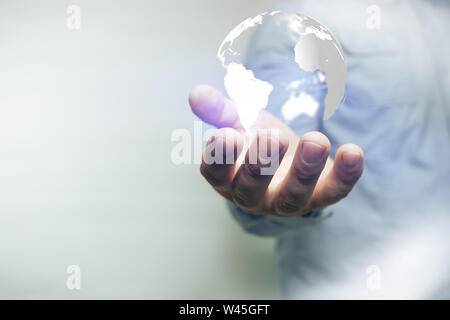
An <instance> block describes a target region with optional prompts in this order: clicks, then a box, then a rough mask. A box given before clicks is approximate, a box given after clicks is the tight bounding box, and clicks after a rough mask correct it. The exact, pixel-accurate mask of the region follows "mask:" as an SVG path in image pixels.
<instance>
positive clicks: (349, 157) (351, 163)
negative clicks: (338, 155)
mask: <svg viewBox="0 0 450 320" xmlns="http://www.w3.org/2000/svg"><path fill="white" fill-rule="evenodd" d="M342 160H343V161H344V166H345V167H346V168H347V169H353V168H355V167H356V166H358V165H359V163H360V161H361V154H360V153H359V152H344V153H343V155H342Z"/></svg>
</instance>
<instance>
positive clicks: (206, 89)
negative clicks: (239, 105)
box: [189, 84, 242, 129]
mask: <svg viewBox="0 0 450 320" xmlns="http://www.w3.org/2000/svg"><path fill="white" fill-rule="evenodd" d="M189 104H190V105H191V109H192V112H193V113H194V114H195V115H197V116H198V117H199V118H200V119H201V120H203V121H204V122H206V123H209V124H211V125H213V126H216V127H217V128H224V127H230V128H234V129H242V124H241V122H240V121H239V116H238V113H237V109H236V105H235V104H234V102H233V101H231V100H229V99H227V98H225V97H224V96H223V95H222V93H220V92H219V91H218V90H217V89H215V88H213V87H211V86H208V85H205V84H202V85H198V86H196V87H194V88H193V89H192V90H191V92H190V94H189Z"/></svg>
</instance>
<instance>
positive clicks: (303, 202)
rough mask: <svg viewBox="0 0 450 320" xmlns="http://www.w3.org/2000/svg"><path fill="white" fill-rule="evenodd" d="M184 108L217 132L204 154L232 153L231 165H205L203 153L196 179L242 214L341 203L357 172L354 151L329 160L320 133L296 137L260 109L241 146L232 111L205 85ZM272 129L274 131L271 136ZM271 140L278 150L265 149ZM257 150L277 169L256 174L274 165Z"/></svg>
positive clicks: (288, 212)
mask: <svg viewBox="0 0 450 320" xmlns="http://www.w3.org/2000/svg"><path fill="white" fill-rule="evenodd" d="M189 103H190V105H191V108H192V111H193V112H194V114H196V115H197V116H198V117H199V118H200V119H202V120H203V121H204V122H206V123H209V124H212V125H214V126H216V127H217V128H219V130H217V132H216V133H215V134H214V135H213V136H212V137H211V139H210V140H209V141H208V143H207V146H206V148H205V152H206V151H209V153H210V152H211V150H212V149H215V150H218V149H220V150H221V151H222V152H221V154H223V155H224V157H225V155H226V151H227V150H232V151H234V155H233V160H234V161H233V163H228V162H227V161H220V162H219V163H217V162H214V163H211V161H206V160H208V159H207V158H208V155H207V154H206V153H205V152H204V154H203V161H202V164H201V166H200V172H201V174H202V175H203V176H204V177H205V178H206V180H207V181H208V182H209V183H210V184H211V185H212V187H213V188H214V189H215V190H216V191H217V192H218V193H219V194H221V195H222V196H223V197H225V198H226V199H228V200H230V201H232V202H234V203H235V204H236V205H237V206H238V207H240V208H241V209H242V210H244V211H245V212H248V213H253V214H264V215H275V216H284V217H286V216H301V215H305V214H307V213H309V212H311V211H314V210H319V209H322V208H325V207H326V206H328V205H331V204H333V203H336V202H338V201H339V200H341V199H343V198H345V197H346V196H347V195H348V194H349V192H350V191H351V190H352V188H353V186H354V185H355V184H356V182H357V181H358V179H359V177H360V176H361V174H362V172H363V167H364V154H363V151H362V149H361V148H360V147H359V146H357V145H355V144H344V145H342V146H340V148H339V149H338V150H337V152H336V156H335V159H334V160H333V159H331V158H330V157H329V153H330V142H329V140H328V138H327V137H326V136H325V135H324V134H322V133H320V132H316V131H312V132H308V133H305V134H304V135H303V136H302V137H298V136H297V135H296V134H295V132H294V131H293V130H292V129H291V128H290V127H288V126H287V125H286V124H284V123H283V122H282V121H281V120H279V119H278V118H277V117H275V116H274V115H272V114H271V113H269V112H267V111H265V110H261V111H260V114H259V116H258V119H257V121H256V123H255V125H254V128H252V129H255V132H256V134H255V136H254V138H253V139H252V141H251V142H250V143H249V144H248V145H246V144H245V139H246V137H247V136H248V134H246V133H245V130H243V128H242V125H241V123H240V121H239V117H238V113H237V109H236V106H235V105H234V103H233V102H232V101H230V100H229V99H227V98H225V97H224V96H223V95H222V94H221V93H220V92H219V91H217V90H216V89H214V88H212V87H210V86H207V85H200V86H197V87H195V88H194V89H192V91H191V93H190V96H189ZM268 129H269V130H268ZM273 129H277V132H278V135H277V136H276V135H274V134H273V132H274V131H273ZM274 140H277V143H276V147H277V149H278V150H271V147H270V146H268V144H270V145H271V146H272V144H271V143H269V142H272V141H274ZM262 141H264V142H265V143H261V142H262ZM262 147H266V148H267V149H268V150H267V151H266V152H267V153H266V154H267V157H268V158H269V159H272V157H271V156H272V155H274V153H275V152H276V153H277V155H278V163H276V166H277V168H276V169H277V170H276V171H273V173H272V174H262V171H263V170H264V168H267V166H268V165H270V166H273V165H274V163H270V164H268V163H267V159H266V158H264V159H263V157H261V156H260V155H261V154H262V153H260V152H258V151H259V150H260V149H261V148H262ZM251 150H257V151H256V154H257V155H258V156H257V161H256V162H253V163H252V162H251V161H249V159H250V157H251V156H250V154H251V152H250V151H251ZM241 153H242V154H243V155H242V157H241V159H243V161H242V162H241V163H239V161H236V160H238V156H239V155H240V154H241ZM244 154H245V156H244ZM209 158H210V157H209ZM224 159H225V158H224ZM278 165H279V166H278Z"/></svg>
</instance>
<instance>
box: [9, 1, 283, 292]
mask: <svg viewBox="0 0 450 320" xmlns="http://www.w3.org/2000/svg"><path fill="white" fill-rule="evenodd" d="M271 2H272V1H269V0H246V1H237V0H233V1H225V0H195V1H194V0H190V1H181V0H177V1H174V0H170V1H167V0H165V1H129V0H128V1H125V0H123V1H116V0H108V1H103V0H102V1H87V0H83V1H82V0H77V1H70V2H69V1H56V0H55V1H31V0H30V1H23V0H19V1H17V0H14V1H13V0H9V1H5V0H0V299H5V298H43V299H47V298H75V299H77V298H137V299H139V298H193V299H196V298H212V299H213V298H235V299H238V298H278V297H279V287H278V273H277V269H276V262H275V256H274V242H273V240H271V239H261V238H256V237H253V236H250V235H247V234H245V233H244V232H243V231H242V230H241V229H240V227H239V226H238V225H237V224H236V223H235V222H234V221H233V220H232V218H231V217H230V215H229V213H228V212H227V209H226V207H225V202H224V201H223V200H221V198H220V197H219V196H217V195H216V194H215V193H214V191H212V190H211V188H210V187H209V186H208V185H207V183H206V182H205V181H203V179H202V177H201V176H200V174H199V170H198V165H195V164H192V165H180V166H175V165H174V164H173V163H172V161H171V157H170V154H171V150H172V147H173V146H174V145H175V143H174V142H172V141H171V134H172V132H173V131H174V130H175V129H178V128H185V129H188V130H189V131H190V132H193V126H194V121H195V117H194V116H193V115H192V114H191V112H190V109H189V107H188V104H187V96H188V93H189V90H190V88H191V87H192V86H194V85H196V84H198V83H209V84H212V85H215V86H217V87H218V88H220V89H222V83H223V75H224V72H223V70H222V67H221V65H220V63H219V61H218V59H217V58H216V51H217V49H218V47H219V45H220V42H221V41H222V39H223V38H224V37H225V35H226V34H227V33H228V32H229V31H230V30H231V29H232V28H233V27H234V26H235V25H237V24H238V23H239V22H241V21H242V20H244V19H245V18H247V17H250V16H254V15H256V14H257V13H260V12H263V11H266V10H267V9H269V8H270V6H271ZM72 4H73V5H77V6H79V7H80V8H81V29H80V30H72V31H71V30H69V29H68V28H67V25H66V23H67V21H66V20H67V18H68V16H69V15H68V14H67V13H66V10H67V7H68V6H69V5H72ZM69 265H79V266H80V267H81V274H82V278H81V290H73V291H71V290H68V289H67V287H66V280H67V277H68V275H67V274H66V268H67V267H68V266H69Z"/></svg>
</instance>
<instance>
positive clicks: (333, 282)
mask: <svg viewBox="0 0 450 320" xmlns="http://www.w3.org/2000/svg"><path fill="white" fill-rule="evenodd" d="M373 5H375V6H376V9H379V23H380V24H379V28H370V27H368V25H367V19H369V16H370V12H371V11H370V10H369V11H368V9H367V8H368V7H369V6H373ZM372 8H373V7H372ZM277 9H279V10H282V11H286V12H300V13H303V14H306V15H308V16H311V17H313V18H314V19H316V20H318V21H319V22H321V23H322V24H324V25H325V26H327V27H328V28H329V29H330V30H331V31H332V32H333V34H334V35H335V36H336V37H337V39H338V40H339V42H340V43H341V45H342V47H343V50H344V53H345V58H346V63H347V68H348V77H347V84H346V100H345V103H344V104H343V105H342V106H340V108H339V109H338V110H337V112H336V113H335V114H334V115H333V116H332V117H331V118H330V119H329V120H326V121H323V120H320V119H321V117H320V116H318V117H315V118H314V119H315V120H313V118H311V117H308V116H307V115H301V116H299V117H298V118H296V119H295V120H293V121H291V122H289V125H290V126H291V127H292V128H293V129H294V130H295V131H296V132H297V133H298V135H302V134H303V133H305V132H307V131H310V130H319V131H321V132H323V133H324V134H326V135H327V136H328V137H329V139H330V141H331V143H332V154H334V152H335V151H336V149H337V147H339V146H340V145H341V144H344V143H348V142H351V143H356V144H358V145H359V146H361V147H362V148H363V150H364V153H365V170H364V173H363V176H362V177H361V179H360V181H359V182H358V184H357V185H356V186H355V188H354V189H353V191H352V192H351V194H350V195H349V196H348V197H347V198H346V199H344V200H342V201H340V202H339V203H338V204H336V205H333V206H330V207H328V208H326V209H325V210H323V211H321V212H315V213H313V214H311V215H309V216H307V217H295V218H278V217H265V216H256V215H250V214H247V213H244V212H243V211H241V210H239V209H238V208H237V207H235V206H234V205H230V208H231V209H232V213H233V216H234V217H235V218H236V219H237V220H238V221H239V223H240V224H241V225H242V227H243V228H244V229H245V230H247V231H248V232H251V233H254V234H257V235H261V236H275V237H277V257H278V262H279V269H280V271H281V279H282V288H283V294H284V296H285V297H287V298H331V299H333V298H450V289H449V288H450V236H449V233H450V75H449V66H450V58H449V57H450V43H449V39H450V1H425V0H422V1H420V0H411V1H407V0H397V1H396V0H390V1H388V0H385V1H378V0H371V1H365V0H358V1H356V0H348V1H345V0H344V1H331V0H326V1H318V0H307V1H303V0H297V1H281V2H280V4H279V5H278V7H277ZM278 33H279V30H277V29H274V28H271V27H270V26H268V27H264V26H263V27H262V30H261V31H260V32H259V33H258V34H256V35H255V36H254V39H253V42H252V45H251V48H250V50H249V55H248V65H249V66H250V67H251V68H252V70H257V71H256V72H255V76H256V77H257V78H259V79H262V80H267V81H270V82H271V83H273V82H276V81H282V80H286V79H299V77H302V76H304V75H302V74H300V71H293V70H298V68H292V65H290V62H288V61H293V59H286V56H288V55H293V54H294V53H293V48H292V47H290V46H288V45H286V43H287V42H285V41H284V40H285V38H284V35H283V34H278ZM293 63H295V62H293ZM310 93H311V92H310ZM311 94H315V97H316V98H317V99H320V98H321V97H323V92H315V93H314V92H313V93H311ZM287 99H288V96H287V95H286V94H285V93H283V92H281V91H280V92H278V91H274V92H273V93H272V95H271V97H270V100H269V106H268V108H267V109H268V111H270V112H272V113H274V114H275V115H277V116H279V117H280V118H281V119H282V118H283V117H282V114H281V111H280V110H281V107H282V105H283V103H284V102H285V101H286V100H287ZM321 108H322V112H323V104H322V106H321Z"/></svg>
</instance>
